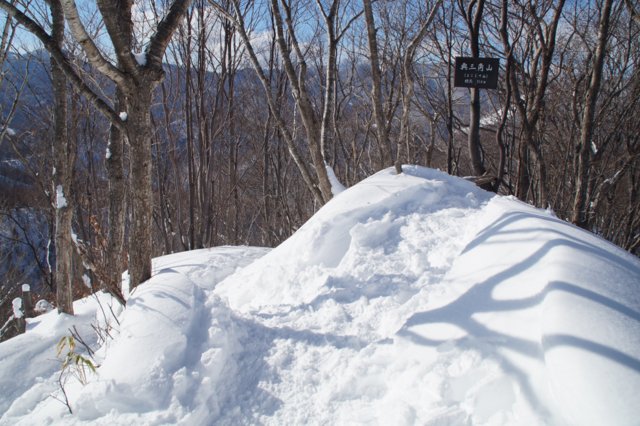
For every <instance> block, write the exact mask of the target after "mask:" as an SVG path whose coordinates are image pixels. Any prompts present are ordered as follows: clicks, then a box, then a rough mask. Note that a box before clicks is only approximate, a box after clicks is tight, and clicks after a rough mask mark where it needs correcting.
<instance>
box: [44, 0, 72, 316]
mask: <svg viewBox="0 0 640 426" xmlns="http://www.w3.org/2000/svg"><path fill="white" fill-rule="evenodd" d="M49 5H50V8H51V17H52V26H53V29H52V37H53V38H54V40H55V43H56V45H58V46H59V47H62V43H63V39H64V14H63V12H62V8H61V6H60V2H59V1H56V0H53V1H51V2H50V3H49ZM51 80H52V83H53V96H54V111H53V115H54V133H55V135H54V153H55V171H54V183H53V186H54V188H53V189H54V190H53V194H54V197H55V198H54V204H55V209H56V215H55V216H56V225H55V230H56V235H55V247H56V265H55V277H56V279H55V281H56V302H57V305H58V312H60V313H62V312H64V313H66V314H70V315H73V242H72V241H71V233H72V231H71V221H72V219H73V210H74V208H73V200H74V196H73V192H72V188H71V181H72V173H73V166H74V163H75V156H76V147H75V140H74V139H71V138H69V137H68V134H67V110H68V108H67V81H66V78H65V76H64V73H63V72H62V70H61V69H60V67H59V66H58V64H57V63H56V62H55V60H53V59H52V60H51Z"/></svg>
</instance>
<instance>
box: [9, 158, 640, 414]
mask: <svg viewBox="0 0 640 426" xmlns="http://www.w3.org/2000/svg"><path fill="white" fill-rule="evenodd" d="M154 269H155V275H154V277H153V278H152V279H151V280H150V282H148V283H146V284H144V285H142V286H140V287H139V288H138V289H136V291H134V292H133V294H132V295H131V296H130V298H129V301H128V304H127V308H126V309H125V310H120V309H115V308H114V312H113V314H112V313H111V309H110V308H109V306H110V305H113V302H112V301H110V300H109V298H108V297H107V296H105V295H99V296H98V297H92V298H88V299H86V300H82V301H78V302H76V304H75V309H76V311H77V312H78V315H77V316H76V317H74V318H70V317H66V316H59V315H57V314H56V313H55V312H50V313H48V314H45V315H42V316H40V317H38V318H34V319H32V320H30V323H29V329H28V332H27V333H26V334H24V335H21V336H18V337H16V338H14V339H11V340H10V341H7V342H5V343H2V344H0V389H1V391H0V413H2V417H1V418H0V424H2V425H15V424H22V425H31V424H38V425H43V424H104V425H114V424H123V425H124V424H126V425H131V424H136V425H137V424H150V425H157V424H184V425H211V424H221V425H226V424H228V425H236V424H274V425H282V424H287V425H294V424H322V425H325V424H384V425H402V424H428V425H460V424H489V425H499V424H508V425H512V424H524V425H526V424H532V425H538V424H577V425H588V424H593V425H603V424H606V425H624V424H629V425H632V424H636V425H637V424H639V422H640V420H639V419H640V399H639V397H638V395H640V287H639V286H640V262H639V261H638V259H636V258H635V257H633V256H630V255H629V254H627V253H625V252H624V251H622V250H620V249H619V248H616V247H615V246H613V245H611V244H609V243H607V242H606V241H604V240H602V239H600V238H598V237H595V236H594V235H592V234H589V233H587V232H584V231H582V230H579V229H577V228H575V227H573V226H571V225H568V224H566V223H564V222H563V221H561V220H558V219H557V218H555V217H554V216H553V215H552V214H551V213H550V212H546V211H542V210H537V209H534V208H532V207H530V206H527V205H525V204H523V203H521V202H519V201H517V200H515V199H512V198H505V197H499V196H493V195H492V194H489V193H487V192H484V191H482V190H480V189H478V188H477V187H475V186H474V185H473V184H471V183H468V182H466V181H464V180H461V179H457V178H453V177H450V176H447V175H445V174H443V173H440V172H437V171H434V170H429V169H424V168H419V167H408V166H405V173H404V174H403V175H400V176H396V175H395V174H394V173H393V171H392V170H386V171H383V172H380V173H378V174H376V175H374V176H372V177H370V178H368V179H366V180H364V181H363V182H361V183H359V184H358V185H355V186H354V187H352V188H350V189H348V190H346V191H344V192H342V193H340V194H339V195H337V196H336V197H335V198H334V199H333V200H332V201H331V202H330V203H328V204H327V205H326V206H325V207H323V208H322V209H321V210H320V211H319V212H318V213H317V214H316V215H315V216H314V217H313V218H311V219H310V220H309V221H308V222H307V223H306V224H305V225H304V226H303V227H302V228H301V229H300V230H299V231H298V232H296V234H294V235H293V236H292V237H291V238H290V239H288V240H287V241H285V242H284V243H283V244H282V245H280V246H279V247H277V248H275V249H273V250H271V251H269V250H267V249H260V248H249V247H221V248H214V249H207V250H200V251H195V252H187V253H180V254H176V255H170V256H165V257H162V258H159V259H156V260H155V263H154ZM98 301H100V303H98ZM116 318H117V320H116ZM107 323H108V324H109V334H110V335H111V337H108V336H107V337H106V339H103V337H104V335H105V332H104V331H101V332H100V333H99V334H101V335H102V336H99V335H97V333H96V332H95V330H96V329H97V330H105V329H107ZM73 325H76V329H77V331H78V333H79V334H80V335H81V336H82V338H83V339H84V340H85V341H86V343H87V344H88V346H90V347H92V348H93V349H95V350H96V354H95V363H96V364H99V367H98V368H97V372H96V373H92V372H90V371H88V372H87V379H86V384H84V385H83V384H81V383H80V382H79V381H78V380H77V379H75V378H74V377H73V375H72V374H71V373H72V372H73V370H70V374H68V375H66V376H64V377H63V380H66V382H65V386H64V390H65V392H66V395H67V398H68V401H69V406H70V407H71V409H72V410H73V414H70V413H69V410H68V408H67V406H66V405H65V404H64V403H63V402H61V401H64V395H63V393H62V390H61V388H60V386H59V383H58V382H59V378H60V361H56V349H55V346H56V343H57V342H58V340H59V339H60V337H61V336H63V335H65V334H68V333H69V332H68V329H69V328H70V327H72V326H73ZM83 350H84V349H83V348H82V347H81V345H79V347H78V348H77V351H78V352H80V353H82V354H84V356H86V357H88V354H87V353H86V352H83Z"/></svg>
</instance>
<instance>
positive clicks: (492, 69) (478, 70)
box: [453, 56, 500, 89]
mask: <svg viewBox="0 0 640 426" xmlns="http://www.w3.org/2000/svg"><path fill="white" fill-rule="evenodd" d="M499 69H500V60H499V59H498V58H467V57H460V56H459V57H456V69H455V73H454V78H453V85H454V86H455V87H475V88H476V89H496V88H497V87H498V70H499Z"/></svg>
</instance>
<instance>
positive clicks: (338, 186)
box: [325, 164, 347, 197]
mask: <svg viewBox="0 0 640 426" xmlns="http://www.w3.org/2000/svg"><path fill="white" fill-rule="evenodd" d="M325 167H326V168H327V175H329V182H331V194H333V196H334V197H335V196H336V195H338V194H339V193H341V192H342V191H344V190H345V189H347V188H345V186H344V185H343V184H342V183H341V182H340V180H339V179H338V177H337V176H336V172H335V171H334V170H333V167H331V166H330V165H328V164H326V165H325Z"/></svg>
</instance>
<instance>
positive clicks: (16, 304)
mask: <svg viewBox="0 0 640 426" xmlns="http://www.w3.org/2000/svg"><path fill="white" fill-rule="evenodd" d="M12 305H13V319H14V321H15V325H16V330H17V332H18V334H22V333H24V332H25V331H26V330H27V321H25V318H24V310H23V309H22V299H20V298H19V297H16V298H15V299H13V302H12Z"/></svg>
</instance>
